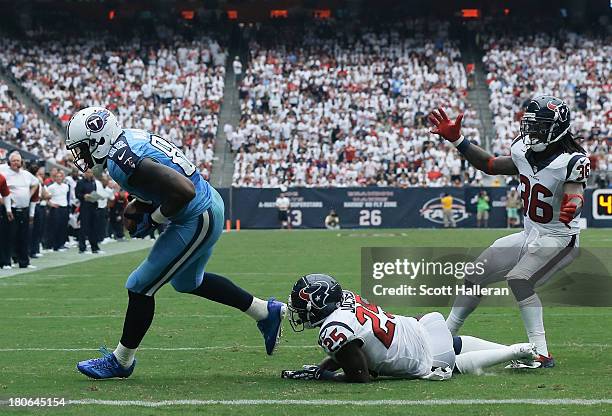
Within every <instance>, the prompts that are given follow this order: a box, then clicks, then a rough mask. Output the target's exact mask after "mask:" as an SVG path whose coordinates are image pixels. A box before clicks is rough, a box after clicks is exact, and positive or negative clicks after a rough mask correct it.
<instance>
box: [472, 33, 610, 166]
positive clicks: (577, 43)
mask: <svg viewBox="0 0 612 416" xmlns="http://www.w3.org/2000/svg"><path fill="white" fill-rule="evenodd" d="M483 39H484V40H485V41H484V44H483V45H482V46H483V48H484V49H485V50H486V54H485V56H484V58H483V63H484V65H485V68H486V69H487V71H488V74H487V82H488V84H489V88H490V91H491V102H490V107H491V110H492V112H493V114H494V124H495V130H496V133H497V138H498V139H497V140H495V141H494V142H493V143H492V150H493V151H494V152H496V153H498V154H507V153H508V152H509V145H510V143H511V142H512V139H514V138H515V137H516V136H517V135H518V133H519V123H518V120H519V119H520V117H521V116H522V108H523V105H524V103H525V101H526V100H527V99H529V98H531V97H532V96H533V95H536V94H547V95H555V96H558V97H562V98H563V99H564V100H566V101H567V102H568V104H569V106H570V108H571V109H572V128H573V130H574V131H575V132H576V134H577V135H578V136H582V137H583V138H585V139H586V141H585V142H584V144H585V147H587V148H588V149H587V150H589V152H592V153H593V154H594V155H595V157H596V159H597V166H598V167H599V168H600V169H607V165H608V164H609V163H610V157H609V152H608V145H607V140H605V139H607V138H609V137H610V135H611V133H612V130H611V129H610V126H611V125H612V89H611V88H610V77H611V71H612V67H611V64H610V56H612V46H610V41H609V39H607V40H606V39H603V38H596V37H592V36H587V35H578V34H574V33H563V34H557V35H551V34H545V33H539V34H537V35H532V36H518V35H512V36H507V35H501V34H488V35H487V36H486V37H483Z"/></svg>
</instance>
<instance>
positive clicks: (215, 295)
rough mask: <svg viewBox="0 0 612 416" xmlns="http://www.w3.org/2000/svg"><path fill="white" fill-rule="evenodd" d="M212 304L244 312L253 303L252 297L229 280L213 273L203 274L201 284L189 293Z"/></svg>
mask: <svg viewBox="0 0 612 416" xmlns="http://www.w3.org/2000/svg"><path fill="white" fill-rule="evenodd" d="M191 294H193V295H197V296H201V297H203V298H206V299H208V300H212V301H214V302H218V303H222V304H224V305H227V306H232V307H234V308H237V309H240V310H241V311H242V312H245V311H246V310H247V309H249V307H250V306H251V303H253V295H251V294H250V293H248V292H247V291H245V290H244V289H242V288H241V287H238V286H236V285H235V284H234V282H232V281H231V280H229V279H227V278H225V277H223V276H219V275H218V274H214V273H204V280H202V284H201V285H200V286H199V287H197V288H196V289H195V290H193V291H192V292H191Z"/></svg>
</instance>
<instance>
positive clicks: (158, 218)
mask: <svg viewBox="0 0 612 416" xmlns="http://www.w3.org/2000/svg"><path fill="white" fill-rule="evenodd" d="M151 219H152V220H153V221H155V222H156V223H157V224H166V223H168V222H169V221H170V218H168V217H166V216H165V215H164V214H162V212H161V206H159V207H157V209H156V210H155V211H153V213H152V214H151Z"/></svg>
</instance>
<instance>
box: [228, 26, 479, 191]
mask: <svg viewBox="0 0 612 416" xmlns="http://www.w3.org/2000/svg"><path fill="white" fill-rule="evenodd" d="M277 32H278V28H276V29H275V30H274V31H273V32H272V33H270V32H266V28H264V29H262V30H261V31H260V32H259V33H257V34H255V35H253V36H252V39H251V42H250V45H249V50H250V52H251V59H250V61H249V63H248V66H247V69H246V71H245V74H244V77H243V79H242V83H241V85H240V87H239V88H240V89H239V92H240V97H241V111H242V117H241V120H240V124H239V126H238V127H237V128H236V129H233V128H232V127H231V126H229V127H228V126H226V129H227V130H226V134H227V135H228V137H229V139H230V141H231V144H232V149H233V150H234V151H235V152H236V158H235V165H234V168H235V173H234V178H233V185H234V186H238V187H278V186H282V185H284V186H307V187H313V186H315V187H345V186H368V185H376V186H399V187H414V186H429V187H435V186H447V185H451V184H452V185H456V186H462V185H463V184H478V183H479V182H480V180H481V176H480V175H479V173H477V172H476V171H475V170H473V169H472V168H469V167H468V166H466V164H465V163H464V162H463V161H462V160H461V159H460V157H459V155H458V153H457V152H456V151H455V149H453V148H452V147H449V146H447V145H446V144H444V143H442V142H441V141H439V140H438V139H435V138H433V137H432V135H431V134H430V133H429V129H430V127H429V125H428V124H427V122H426V120H425V115H426V114H427V113H428V111H430V110H431V108H433V107H434V106H436V105H440V104H441V103H444V105H446V106H447V107H448V108H450V109H451V111H452V112H454V113H457V112H459V111H462V112H466V113H467V114H466V126H465V132H466V133H467V134H469V135H470V137H471V138H473V140H474V141H475V142H479V131H478V128H477V127H478V124H477V123H478V117H477V116H476V114H475V113H474V111H473V110H472V109H471V108H470V107H469V106H468V104H467V99H466V95H467V87H468V77H467V75H466V71H465V69H464V65H463V63H462V62H461V54H460V52H459V49H458V47H457V44H456V43H454V42H452V41H450V40H449V38H448V25H445V24H444V23H441V22H431V21H430V22H425V21H422V20H412V21H406V22H402V23H398V24H395V25H393V26H386V27H384V28H380V27H379V28H374V27H372V28H368V27H360V28H359V29H358V30H356V31H345V30H343V29H341V28H339V27H336V26H334V25H333V24H330V23H322V24H318V25H314V26H310V27H309V28H306V29H304V31H303V32H299V33H286V34H285V33H280V34H279V33H277Z"/></svg>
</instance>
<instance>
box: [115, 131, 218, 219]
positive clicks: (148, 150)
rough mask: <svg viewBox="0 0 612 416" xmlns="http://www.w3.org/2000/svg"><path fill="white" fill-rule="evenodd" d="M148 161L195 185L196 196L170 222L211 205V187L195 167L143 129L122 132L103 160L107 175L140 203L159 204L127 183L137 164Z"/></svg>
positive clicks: (174, 148) (155, 196)
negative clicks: (105, 163) (162, 166)
mask: <svg viewBox="0 0 612 416" xmlns="http://www.w3.org/2000/svg"><path fill="white" fill-rule="evenodd" d="M144 158H150V159H153V160H155V161H156V162H157V163H161V164H163V165H165V166H168V167H169V168H172V169H174V170H175V171H177V172H179V173H180V174H181V175H184V176H186V177H187V178H189V179H190V180H191V182H192V183H193V185H194V186H195V191H196V196H195V197H194V198H193V199H192V200H191V202H189V204H188V205H187V206H186V207H185V208H184V209H183V210H181V211H180V212H179V213H178V214H177V215H176V216H174V217H173V218H172V221H177V222H180V221H182V220H185V219H187V218H192V217H194V216H196V215H199V214H201V213H202V212H204V211H205V210H207V209H208V207H209V206H210V205H211V203H212V202H211V201H212V197H211V186H210V184H209V183H208V182H207V181H206V180H204V178H202V175H200V173H199V172H198V169H197V167H196V166H195V165H194V164H193V163H192V162H191V161H190V160H189V159H187V157H186V156H185V154H184V153H183V152H182V151H181V150H180V149H179V148H177V147H176V146H175V145H174V144H172V143H171V142H169V141H167V140H165V139H164V138H162V137H160V136H158V135H156V134H153V133H150V132H148V131H146V130H138V129H124V130H123V134H122V135H121V136H119V138H118V139H117V140H116V141H115V143H114V144H113V146H112V147H111V149H110V152H109V154H108V159H107V169H108V173H109V174H110V176H111V177H112V178H113V180H115V182H117V183H118V184H119V185H120V186H121V187H122V188H123V189H125V190H126V191H128V192H129V193H130V194H132V195H134V196H136V197H138V198H139V199H141V200H143V201H147V202H150V203H152V204H154V205H159V204H161V200H160V198H159V196H158V195H151V194H148V193H147V192H145V190H144V189H139V188H136V187H133V186H131V185H130V184H129V182H128V180H129V178H130V176H131V175H132V173H133V172H134V170H136V167H137V166H138V164H139V163H140V162H141V161H142V160H143V159H144Z"/></svg>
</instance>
